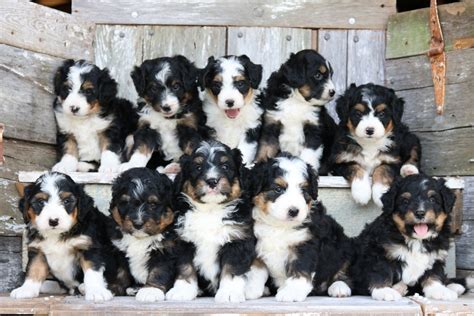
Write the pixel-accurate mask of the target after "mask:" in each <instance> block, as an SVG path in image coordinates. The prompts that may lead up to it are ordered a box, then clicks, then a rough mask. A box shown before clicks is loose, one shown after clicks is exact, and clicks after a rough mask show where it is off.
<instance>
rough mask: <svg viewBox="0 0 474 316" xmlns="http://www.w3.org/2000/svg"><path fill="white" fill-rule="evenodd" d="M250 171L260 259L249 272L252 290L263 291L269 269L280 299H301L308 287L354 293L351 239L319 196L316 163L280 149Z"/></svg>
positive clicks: (339, 293)
mask: <svg viewBox="0 0 474 316" xmlns="http://www.w3.org/2000/svg"><path fill="white" fill-rule="evenodd" d="M251 174H252V181H251V184H250V185H251V187H253V190H254V198H253V202H254V207H253V211H252V216H253V219H254V221H255V224H254V233H255V236H256V238H257V245H256V251H257V257H258V259H259V260H260V261H261V263H260V264H258V263H256V264H254V265H253V266H252V270H251V273H249V281H248V284H247V289H248V292H247V294H248V296H251V295H255V296H254V298H256V297H258V296H259V295H258V294H260V295H261V293H262V292H263V288H264V285H265V281H266V279H267V277H268V274H269V275H270V277H271V280H272V281H273V285H274V286H276V287H277V289H278V291H277V293H276V299H277V300H278V301H285V302H293V301H297V302H301V301H304V300H305V299H306V297H307V296H308V295H309V294H310V293H313V294H326V293H328V294H329V295H330V296H334V297H345V296H350V295H351V288H350V287H349V285H348V284H347V283H346V281H348V280H347V278H346V276H345V274H346V269H347V268H348V266H349V263H350V260H351V257H352V251H351V249H352V247H351V241H350V239H349V238H348V237H346V235H345V234H344V231H343V228H342V227H341V226H340V225H339V224H338V223H337V222H336V221H335V220H334V219H333V218H332V217H331V216H329V215H326V210H325V208H324V206H323V205H322V204H321V202H319V201H317V198H318V178H317V175H316V174H315V172H314V170H313V168H312V167H311V166H310V165H309V164H307V163H306V162H304V161H303V160H302V159H300V158H297V157H295V156H292V155H290V154H288V153H281V154H279V155H277V157H276V158H271V159H269V160H267V162H262V163H258V164H256V165H255V167H254V168H253V169H252V173H251ZM257 289H258V291H259V293H258V294H257ZM249 293H252V294H249Z"/></svg>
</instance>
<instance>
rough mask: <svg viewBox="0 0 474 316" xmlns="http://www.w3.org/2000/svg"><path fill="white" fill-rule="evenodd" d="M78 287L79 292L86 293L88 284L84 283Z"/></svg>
mask: <svg viewBox="0 0 474 316" xmlns="http://www.w3.org/2000/svg"><path fill="white" fill-rule="evenodd" d="M77 289H78V291H79V293H81V295H86V286H85V285H84V283H81V284H79V286H78V287H77Z"/></svg>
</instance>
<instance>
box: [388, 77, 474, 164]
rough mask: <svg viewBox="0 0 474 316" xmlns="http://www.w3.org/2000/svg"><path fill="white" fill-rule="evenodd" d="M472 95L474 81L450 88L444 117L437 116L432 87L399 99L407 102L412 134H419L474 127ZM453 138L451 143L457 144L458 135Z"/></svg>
mask: <svg viewBox="0 0 474 316" xmlns="http://www.w3.org/2000/svg"><path fill="white" fill-rule="evenodd" d="M469 91H474V80H471V81H466V82H463V83H459V84H451V85H448V86H447V87H446V101H445V102H446V104H445V107H444V109H445V112H444V114H443V115H438V114H437V113H436V106H435V104H434V90H433V87H427V88H420V89H413V90H403V91H398V92H397V95H398V96H401V97H403V98H404V99H405V102H406V104H405V111H404V114H403V121H404V122H405V123H406V124H407V125H408V126H409V127H410V129H412V130H413V131H420V132H421V131H443V130H447V129H453V128H460V127H469V126H471V127H472V126H474V110H473V107H472V99H471V96H470V93H469ZM453 137H454V138H453V139H452V141H453V142H456V139H457V137H456V135H455V134H453ZM471 144H472V142H471ZM471 147H472V146H471ZM470 158H474V157H470Z"/></svg>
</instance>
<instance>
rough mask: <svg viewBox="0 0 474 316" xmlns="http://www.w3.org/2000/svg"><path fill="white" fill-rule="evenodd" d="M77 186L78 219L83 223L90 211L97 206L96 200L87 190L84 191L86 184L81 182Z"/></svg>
mask: <svg viewBox="0 0 474 316" xmlns="http://www.w3.org/2000/svg"><path fill="white" fill-rule="evenodd" d="M77 186H78V188H77V190H76V192H77V193H76V197H77V198H78V201H77V208H78V212H79V215H78V221H79V222H80V223H83V222H84V220H85V218H86V217H87V215H88V214H89V212H90V211H91V210H93V209H94V208H95V206H94V200H93V199H92V198H91V197H90V196H89V195H88V194H87V193H86V191H84V186H83V185H79V184H78V185H77Z"/></svg>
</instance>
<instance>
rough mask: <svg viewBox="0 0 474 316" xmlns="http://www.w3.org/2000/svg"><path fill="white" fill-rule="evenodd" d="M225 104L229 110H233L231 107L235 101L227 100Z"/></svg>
mask: <svg viewBox="0 0 474 316" xmlns="http://www.w3.org/2000/svg"><path fill="white" fill-rule="evenodd" d="M225 104H226V105H227V106H228V107H229V108H231V107H233V106H234V100H231V99H229V100H225Z"/></svg>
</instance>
